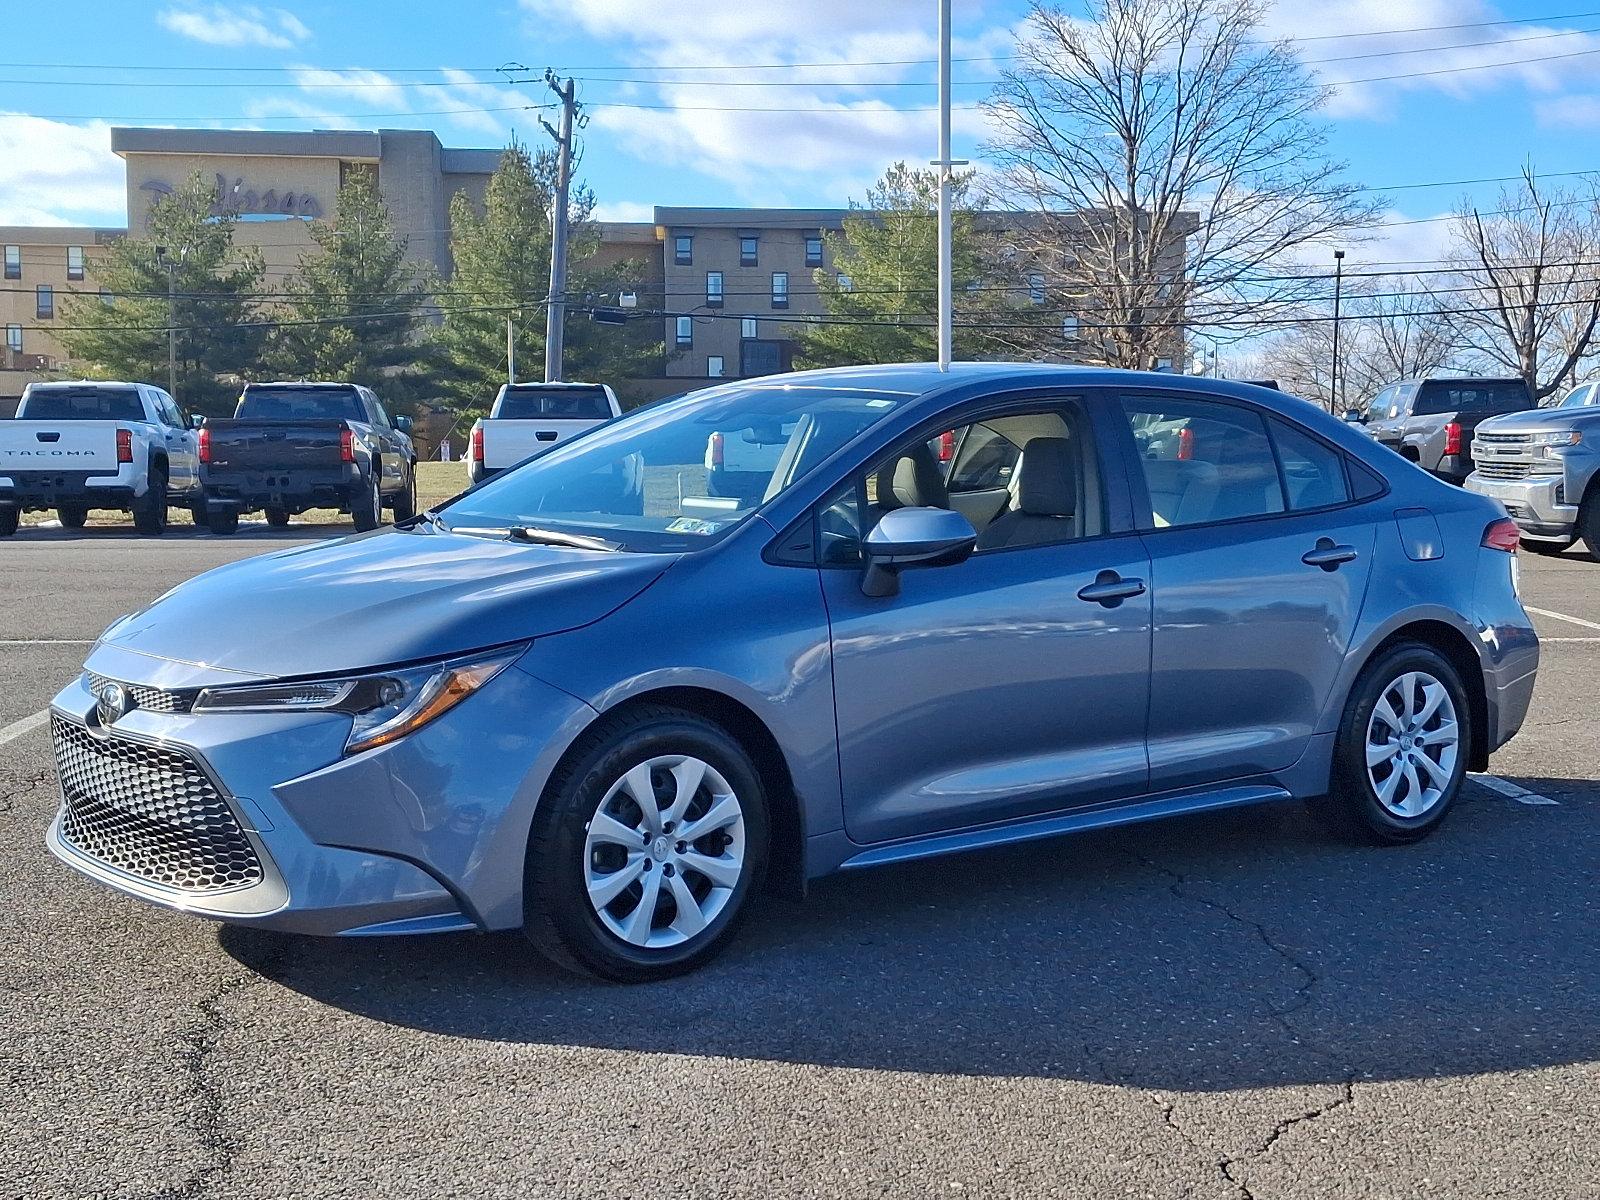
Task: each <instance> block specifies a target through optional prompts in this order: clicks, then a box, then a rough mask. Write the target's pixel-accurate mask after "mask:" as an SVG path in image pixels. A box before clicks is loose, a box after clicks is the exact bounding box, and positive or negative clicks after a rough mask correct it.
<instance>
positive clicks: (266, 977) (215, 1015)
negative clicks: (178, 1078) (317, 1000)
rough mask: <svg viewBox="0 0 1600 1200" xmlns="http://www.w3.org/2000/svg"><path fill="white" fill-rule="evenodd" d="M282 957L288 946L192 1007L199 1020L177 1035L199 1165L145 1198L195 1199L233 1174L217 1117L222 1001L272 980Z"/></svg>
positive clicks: (228, 1139) (231, 1152) (232, 1143)
mask: <svg viewBox="0 0 1600 1200" xmlns="http://www.w3.org/2000/svg"><path fill="white" fill-rule="evenodd" d="M287 958H288V943H287V942H280V943H278V944H277V945H276V946H274V947H273V949H272V950H271V951H270V953H268V954H267V955H264V956H263V957H262V959H261V961H260V963H259V965H258V966H257V967H256V968H255V969H254V970H253V971H251V972H250V973H249V974H245V975H238V976H234V977H233V978H231V979H225V980H223V981H222V982H220V983H219V984H217V985H216V987H214V988H212V989H211V990H210V992H208V993H207V994H206V995H205V996H203V997H201V998H200V1000H198V1001H197V1002H196V1003H195V1008H196V1009H197V1010H198V1012H199V1014H200V1019H199V1020H198V1021H197V1022H196V1023H195V1025H194V1026H193V1027H192V1028H191V1029H189V1030H188V1031H187V1032H186V1033H184V1034H183V1043H184V1052H183V1061H184V1067H185V1070H186V1072H187V1074H188V1077H189V1089H190V1091H191V1092H192V1093H193V1094H194V1096H195V1099H196V1102H197V1106H198V1111H197V1112H196V1114H195V1115H194V1117H193V1118H192V1120H191V1124H192V1125H193V1127H194V1130H195V1135H196V1137H197V1138H198V1140H199V1142H200V1147H201V1151H202V1161H201V1163H200V1165H199V1166H197V1167H196V1168H195V1169H194V1170H193V1171H191V1172H190V1173H189V1175H188V1176H187V1177H186V1178H185V1179H184V1180H183V1181H182V1182H180V1183H176V1184H173V1185H171V1186H169V1187H164V1188H162V1189H160V1190H159V1191H156V1192H154V1193H152V1194H151V1196H150V1200H197V1198H198V1197H201V1196H204V1195H206V1193H207V1192H208V1191H209V1190H210V1189H211V1188H212V1186H213V1185H214V1184H215V1183H216V1182H218V1181H219V1180H220V1179H222V1178H223V1177H225V1176H226V1175H228V1174H229V1172H231V1171H232V1170H233V1164H234V1160H235V1158H236V1157H237V1155H238V1146H237V1143H236V1140H235V1139H234V1137H233V1136H232V1135H231V1134H230V1133H229V1132H228V1129H227V1123H226V1121H225V1120H224V1117H223V1106H224V1103H225V1098H224V1096H223V1093H222V1087H221V1085H220V1083H219V1082H218V1081H217V1077H216V1071H215V1069H214V1063H215V1060H216V1059H217V1057H218V1050H219V1048H220V1045H221V1041H222V1037H223V1035H224V1034H225V1033H226V1032H227V1030H228V1028H229V1026H230V1025H231V1024H232V1022H231V1021H230V1020H229V1019H228V1015H227V1012H226V1007H227V1000H228V998H229V997H230V996H231V995H233V994H234V993H235V992H239V991H242V990H243V989H245V988H247V987H252V986H254V985H256V984H261V983H268V982H272V981H273V980H275V979H277V978H278V977H279V975H280V973H281V970H282V968H283V966H284V963H285V961H286V959H287ZM246 969H247V970H248V968H246Z"/></svg>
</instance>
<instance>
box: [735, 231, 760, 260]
mask: <svg viewBox="0 0 1600 1200" xmlns="http://www.w3.org/2000/svg"><path fill="white" fill-rule="evenodd" d="M760 248H761V241H760V239H759V238H757V237H756V236H755V235H754V234H749V233H746V234H741V235H740V237H739V265H740V266H741V267H753V266H755V265H756V255H757V252H758V251H759V250H760Z"/></svg>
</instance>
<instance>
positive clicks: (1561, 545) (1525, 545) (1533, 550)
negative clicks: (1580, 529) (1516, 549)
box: [1518, 538, 1572, 558]
mask: <svg viewBox="0 0 1600 1200" xmlns="http://www.w3.org/2000/svg"><path fill="white" fill-rule="evenodd" d="M1518 545H1519V546H1521V548H1522V549H1524V550H1526V551H1528V552H1529V553H1530V554H1542V555H1544V556H1546V557H1547V558H1554V557H1556V556H1557V555H1558V554H1565V553H1566V552H1567V551H1568V550H1570V549H1572V542H1534V541H1530V540H1529V539H1527V538H1523V539H1522V541H1521V542H1519V543H1518Z"/></svg>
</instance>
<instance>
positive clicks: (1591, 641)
mask: <svg viewBox="0 0 1600 1200" xmlns="http://www.w3.org/2000/svg"><path fill="white" fill-rule="evenodd" d="M1551 642H1554V643H1556V644H1557V645H1566V646H1570V645H1572V644H1573V643H1574V642H1576V643H1578V644H1580V645H1587V646H1600V637H1592V638H1586V637H1571V638H1545V637H1542V638H1540V639H1539V645H1541V646H1548V645H1550V643H1551Z"/></svg>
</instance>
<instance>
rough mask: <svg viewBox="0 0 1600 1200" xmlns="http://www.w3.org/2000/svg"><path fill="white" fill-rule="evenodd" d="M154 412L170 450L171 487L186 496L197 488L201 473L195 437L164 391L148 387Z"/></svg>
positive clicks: (168, 454)
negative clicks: (199, 473)
mask: <svg viewBox="0 0 1600 1200" xmlns="http://www.w3.org/2000/svg"><path fill="white" fill-rule="evenodd" d="M145 396H146V397H147V398H148V400H149V401H150V407H151V411H152V412H154V413H155V414H156V417H157V421H156V429H157V430H159V431H160V437H161V441H162V443H163V444H164V445H165V446H166V448H167V487H168V490H169V491H172V492H177V493H181V494H186V493H188V492H190V491H192V490H193V489H194V487H195V485H196V482H197V478H198V472H199V470H200V463H199V458H198V456H197V455H196V452H195V441H194V434H193V433H192V432H191V431H190V430H189V428H188V426H187V425H186V424H185V422H184V419H183V414H182V413H181V412H179V411H178V406H177V404H176V403H174V401H173V399H172V397H171V396H169V395H167V393H166V392H164V391H162V390H161V389H160V388H146V389H145Z"/></svg>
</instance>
